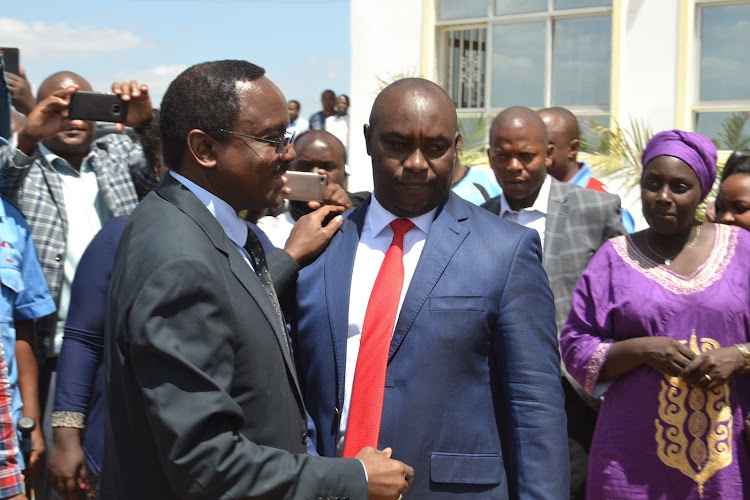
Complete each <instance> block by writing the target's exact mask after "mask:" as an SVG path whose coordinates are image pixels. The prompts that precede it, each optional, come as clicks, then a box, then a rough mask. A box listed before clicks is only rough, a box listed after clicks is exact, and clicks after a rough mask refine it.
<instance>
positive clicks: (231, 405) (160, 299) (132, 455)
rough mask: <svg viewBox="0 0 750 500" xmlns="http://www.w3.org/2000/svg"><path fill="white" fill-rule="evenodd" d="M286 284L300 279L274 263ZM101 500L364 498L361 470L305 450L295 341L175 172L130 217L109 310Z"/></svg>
mask: <svg viewBox="0 0 750 500" xmlns="http://www.w3.org/2000/svg"><path fill="white" fill-rule="evenodd" d="M269 260H272V261H273V262H272V263H269V267H272V268H273V272H274V276H275V277H276V278H277V285H278V286H279V287H280V288H281V289H282V290H280V291H283V287H284V285H285V284H286V283H289V282H291V281H293V279H294V278H295V277H296V271H297V269H298V268H297V265H296V263H294V261H293V260H292V259H291V257H289V255H288V254H286V255H285V254H284V253H282V252H274V253H272V254H270V255H269ZM105 366H106V377H107V405H108V420H107V431H106V444H105V458H104V464H103V471H102V472H103V478H102V489H101V492H100V498H104V499H108V498H118V499H119V498H122V499H134V498H138V499H151V498H153V499H159V500H164V499H171V498H175V499H176V498H237V499H239V498H259V497H262V498H318V497H323V498H331V497H339V498H345V497H349V498H366V497H367V482H366V480H365V475H364V471H363V468H362V465H361V463H360V462H359V461H358V460H346V459H326V458H320V457H312V456H310V455H307V454H306V446H305V444H306V439H307V432H306V412H305V408H304V404H303V402H302V397H301V393H300V389H299V384H298V382H297V377H296V374H295V370H294V366H293V363H292V358H291V354H290V352H289V349H288V345H287V341H286V332H284V331H283V329H282V326H281V325H280V324H279V321H278V318H277V317H276V313H275V311H274V309H273V305H272V303H271V300H270V298H269V297H268V295H267V294H266V292H265V291H264V289H263V287H262V285H261V283H260V281H259V280H258V278H257V276H256V275H255V273H254V272H253V271H252V269H251V268H250V267H249V266H248V265H247V263H246V262H245V260H244V259H243V258H242V256H241V255H240V253H239V252H238V250H237V247H236V246H235V245H234V243H232V242H231V240H230V239H229V238H228V237H227V236H226V233H225V232H224V230H223V229H222V227H221V226H220V225H219V223H218V221H217V220H216V219H215V218H214V217H213V215H211V213H210V212H209V211H208V210H207V209H206V208H205V207H204V206H203V204H202V203H201V202H200V201H199V200H198V198H197V197H196V196H195V195H193V194H192V193H191V192H190V191H188V190H187V189H186V188H185V187H184V186H182V184H180V183H179V182H178V181H176V180H175V179H174V178H172V177H171V176H167V177H166V178H165V180H164V182H163V183H162V185H161V186H160V187H159V188H158V190H157V191H155V192H152V193H151V194H150V195H149V196H148V197H146V199H144V200H143V202H142V203H141V204H140V205H139V206H138V208H136V210H135V211H134V212H133V214H132V216H131V217H130V220H129V221H128V224H127V226H126V228H125V231H124V233H123V236H122V240H121V242H120V247H119V249H118V252H117V257H116V260H115V267H114V270H113V274H112V281H111V286H110V295H109V301H108V307H107V329H106V343H105Z"/></svg>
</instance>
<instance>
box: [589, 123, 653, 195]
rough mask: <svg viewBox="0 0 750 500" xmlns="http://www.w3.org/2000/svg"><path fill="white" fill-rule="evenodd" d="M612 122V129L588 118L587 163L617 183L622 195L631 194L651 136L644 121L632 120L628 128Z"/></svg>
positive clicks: (637, 183)
mask: <svg viewBox="0 0 750 500" xmlns="http://www.w3.org/2000/svg"><path fill="white" fill-rule="evenodd" d="M612 122H613V124H612V126H611V127H605V126H604V125H602V124H601V123H599V122H597V121H596V120H594V119H593V118H589V122H588V126H589V127H590V131H591V137H592V139H589V140H588V141H587V144H586V149H585V150H584V151H586V152H588V153H590V154H591V156H590V158H589V164H590V165H591V168H592V169H593V170H594V171H596V172H598V173H599V176H601V177H606V178H609V179H616V180H618V181H620V182H621V183H622V185H623V187H624V189H625V190H626V193H623V194H630V192H631V191H632V190H634V189H637V188H638V186H639V184H640V180H641V170H642V167H641V153H642V152H643V149H644V148H645V147H646V144H648V141H650V140H651V138H652V137H653V136H654V133H653V132H652V131H651V129H650V128H649V127H648V126H647V125H646V124H645V123H644V122H642V121H639V120H635V119H632V118H631V120H630V126H629V128H627V129H625V128H622V127H621V126H620V124H619V123H618V122H617V120H615V119H614V118H612ZM582 149H583V148H582Z"/></svg>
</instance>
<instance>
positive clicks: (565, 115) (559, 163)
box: [539, 107, 580, 182]
mask: <svg viewBox="0 0 750 500" xmlns="http://www.w3.org/2000/svg"><path fill="white" fill-rule="evenodd" d="M539 116H540V117H541V118H542V120H543V121H544V124H545V125H546V127H547V135H548V137H549V142H550V144H552V145H553V146H554V148H555V151H554V152H553V154H552V167H551V168H550V169H549V173H550V175H552V176H553V177H554V178H555V179H557V180H559V181H563V182H567V181H569V180H570V179H571V178H573V176H574V175H575V174H576V172H578V170H579V166H578V160H577V158H578V148H579V146H580V141H579V139H578V137H579V134H580V130H579V128H578V119H577V118H576V117H575V115H574V114H573V113H571V112H570V111H569V110H567V109H565V108H561V107H553V108H544V109H540V110H539Z"/></svg>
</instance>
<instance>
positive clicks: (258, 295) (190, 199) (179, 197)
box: [158, 175, 302, 398]
mask: <svg viewBox="0 0 750 500" xmlns="http://www.w3.org/2000/svg"><path fill="white" fill-rule="evenodd" d="M158 192H159V195H160V196H162V197H163V198H165V199H166V200H168V201H170V202H171V203H173V204H174V205H175V206H176V207H177V208H179V209H180V210H182V211H183V212H184V213H185V214H186V215H187V216H188V217H190V218H191V219H193V220H194V221H195V222H196V224H198V225H199V226H200V227H201V229H202V230H203V231H204V232H205V233H206V235H207V236H208V238H209V239H210V240H211V242H212V243H213V245H214V247H216V250H217V251H218V252H221V253H222V254H223V255H224V256H225V257H226V258H227V259H228V260H229V268H230V270H231V271H232V274H234V276H235V277H236V278H237V279H238V280H239V282H240V283H242V286H243V287H244V288H245V289H246V290H247V292H248V293H249V294H250V296H251V297H252V299H253V300H254V301H255V303H256V304H257V305H258V308H259V309H260V310H261V311H262V312H263V315H264V316H265V317H266V320H267V321H268V323H269V324H270V325H271V326H272V327H273V331H274V333H275V334H276V340H277V341H278V343H279V348H280V349H281V352H282V354H283V356H284V361H285V362H286V365H287V370H288V371H289V373H290V374H291V375H292V379H293V380H294V384H295V387H296V388H297V394H298V396H299V397H300V398H301V394H302V391H301V390H300V386H299V382H298V380H297V373H296V370H295V368H294V363H293V361H292V356H291V353H290V351H289V343H288V341H287V336H286V331H284V330H283V329H282V328H284V329H285V325H281V324H279V319H278V316H277V315H276V311H275V309H274V307H273V304H272V303H271V298H270V297H269V296H268V294H267V293H266V291H265V289H264V288H263V285H262V284H261V282H260V279H259V278H258V276H257V275H256V274H255V273H254V272H253V270H252V268H251V267H250V266H248V265H247V262H245V259H243V258H242V255H241V254H240V252H239V251H238V250H237V247H236V245H235V244H234V243H233V242H232V241H231V240H230V239H229V237H228V236H227V235H226V233H225V232H224V229H223V228H222V227H221V225H220V224H219V222H218V221H217V220H216V218H215V217H214V216H213V215H212V214H211V212H209V211H208V209H207V208H206V207H205V206H204V205H203V204H202V203H201V202H200V200H199V199H198V198H197V197H196V196H195V195H194V194H193V193H191V192H190V190H188V189H187V188H186V187H185V186H183V185H182V184H181V183H180V182H179V181H177V180H176V179H175V178H173V177H172V176H170V175H167V176H166V178H165V179H164V181H163V182H162V184H161V186H160V187H159V188H158Z"/></svg>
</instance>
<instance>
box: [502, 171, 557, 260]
mask: <svg viewBox="0 0 750 500" xmlns="http://www.w3.org/2000/svg"><path fill="white" fill-rule="evenodd" d="M551 179H552V178H551V177H550V176H549V175H547V177H546V178H545V179H544V182H543V183H542V187H541V189H540V190H539V194H538V195H537V197H536V200H534V203H533V204H532V205H531V206H530V207H528V208H522V209H521V210H519V211H518V212H516V211H515V210H513V209H512V208H510V205H508V200H507V199H506V198H505V193H503V194H502V195H500V196H501V198H500V217H502V218H503V219H506V220H509V221H511V222H515V223H516V224H521V225H522V226H526V227H528V228H529V229H535V230H536V232H537V233H539V239H541V240H542V250H544V227H545V224H547V202H548V201H549V188H550V186H551V185H552V180H551Z"/></svg>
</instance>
